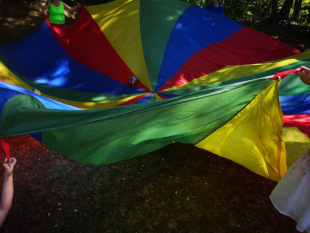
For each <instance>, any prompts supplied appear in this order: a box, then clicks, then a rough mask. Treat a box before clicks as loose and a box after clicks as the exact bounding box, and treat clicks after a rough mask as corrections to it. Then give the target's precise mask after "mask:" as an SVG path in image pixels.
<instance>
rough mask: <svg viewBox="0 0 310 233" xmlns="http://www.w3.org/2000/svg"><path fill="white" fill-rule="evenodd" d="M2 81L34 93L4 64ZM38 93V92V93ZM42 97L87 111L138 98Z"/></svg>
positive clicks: (0, 68)
mask: <svg viewBox="0 0 310 233" xmlns="http://www.w3.org/2000/svg"><path fill="white" fill-rule="evenodd" d="M0 80H3V81H5V82H7V83H9V84H13V85H15V86H19V87H22V88H25V89H27V90H29V91H34V90H33V88H32V87H31V86H29V85H28V84H26V83H25V82H23V81H22V80H21V79H20V78H18V77H17V76H16V75H15V74H14V73H12V72H11V71H10V70H9V69H8V68H7V67H6V66H5V65H4V64H3V63H2V62H0ZM36 93H37V92H36ZM37 94H40V95H42V96H45V97H47V98H49V99H53V100H56V101H58V102H61V103H64V104H67V105H70V106H74V107H77V108H81V109H85V110H90V109H100V108H108V107H114V106H117V105H119V104H122V103H125V102H127V101H130V100H132V99H134V98H136V97H137V96H139V95H137V96H132V97H127V98H123V99H116V100H109V101H101V102H78V101H70V100H65V99H59V98H56V97H53V96H50V95H45V94H43V93H37Z"/></svg>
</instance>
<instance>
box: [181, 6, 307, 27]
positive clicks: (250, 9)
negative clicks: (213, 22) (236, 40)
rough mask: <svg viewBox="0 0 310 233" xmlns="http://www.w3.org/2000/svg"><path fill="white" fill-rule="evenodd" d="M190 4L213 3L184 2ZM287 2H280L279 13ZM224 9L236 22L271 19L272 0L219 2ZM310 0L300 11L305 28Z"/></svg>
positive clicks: (300, 22) (301, 23)
mask: <svg viewBox="0 0 310 233" xmlns="http://www.w3.org/2000/svg"><path fill="white" fill-rule="evenodd" d="M184 1H186V2H188V3H191V4H195V5H197V6H200V7H206V6H207V5H208V4H210V3H211V1H210V0H184ZM284 2H285V0H278V7H279V9H278V11H280V10H281V7H282V6H283V4H284ZM219 3H220V4H221V5H222V6H223V7H224V14H225V15H226V16H228V17H230V18H232V19H234V20H237V21H238V20H245V21H257V20H264V19H266V18H269V17H271V12H272V5H271V0H257V1H255V0H254V1H253V0H219ZM293 8H294V4H293V5H292V8H291V11H290V17H292V16H293V12H294V9H293ZM309 12H310V0H304V1H303V3H302V8H301V11H300V21H299V22H298V23H299V24H300V25H303V26H310V17H309Z"/></svg>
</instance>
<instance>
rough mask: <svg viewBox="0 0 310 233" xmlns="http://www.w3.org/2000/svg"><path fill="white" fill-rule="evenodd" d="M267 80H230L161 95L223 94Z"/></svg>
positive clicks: (165, 92)
mask: <svg viewBox="0 0 310 233" xmlns="http://www.w3.org/2000/svg"><path fill="white" fill-rule="evenodd" d="M268 78H270V77H263V78H256V79H253V78H252V77H251V78H249V77H247V78H241V79H242V80H241V79H235V80H233V81H234V82H232V80H230V81H227V82H222V83H215V84H211V85H207V86H199V87H192V88H185V89H179V90H172V91H163V92H162V93H163V94H170V95H176V96H182V95H186V94H189V93H194V92H197V91H201V90H205V91H209V92H214V91H218V92H223V91H227V90H231V89H234V88H236V87H241V86H244V85H249V84H251V83H255V82H261V81H262V80H265V79H268ZM159 93H161V92H159Z"/></svg>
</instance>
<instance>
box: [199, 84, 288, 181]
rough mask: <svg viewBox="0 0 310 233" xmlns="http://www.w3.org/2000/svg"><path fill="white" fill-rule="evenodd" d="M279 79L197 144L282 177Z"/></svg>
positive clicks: (259, 171)
mask: <svg viewBox="0 0 310 233" xmlns="http://www.w3.org/2000/svg"><path fill="white" fill-rule="evenodd" d="M278 85H279V80H276V81H275V82H274V83H272V84H271V85H270V86H268V87H267V88H266V89H265V90H264V91H262V92H261V93H260V94H259V95H258V96H256V97H255V98H254V100H252V101H251V103H249V104H248V105H247V106H246V107H245V108H244V109H243V110H242V111H241V112H239V113H238V114H237V115H236V116H235V117H234V118H232V119H231V120H230V121H229V122H227V123H226V124H225V125H224V126H223V127H221V128H219V129H218V130H216V131H215V132H214V133H212V134H211V135H209V136H208V137H206V138H205V139H204V140H202V141H201V142H199V143H198V144H196V146H197V147H199V148H202V149H205V150H208V151H210V152H212V153H214V154H217V155H220V156H222V157H224V158H227V159H229V160H232V161H234V162H236V163H239V164H241V165H242V166H244V167H246V168H248V169H250V170H251V171H253V172H255V173H257V174H259V175H261V176H264V177H267V178H269V179H272V180H275V181H278V180H280V178H281V177H282V176H283V175H284V173H285V172H286V153H285V147H284V142H283V140H282V125H283V114H282V110H281V107H280V103H279V99H278V96H279V93H278V92H279V90H278Z"/></svg>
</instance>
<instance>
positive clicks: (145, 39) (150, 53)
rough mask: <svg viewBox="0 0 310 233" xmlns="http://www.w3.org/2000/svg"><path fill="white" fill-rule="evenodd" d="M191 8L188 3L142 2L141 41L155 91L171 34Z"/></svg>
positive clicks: (148, 0)
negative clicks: (180, 18) (186, 11)
mask: <svg viewBox="0 0 310 233" xmlns="http://www.w3.org/2000/svg"><path fill="white" fill-rule="evenodd" d="M189 6H190V5H189V4H188V3H186V2H183V1H175V0H173V1H172V0H147V1H140V9H141V10H140V23H141V39H142V45H143V52H144V56H145V62H146V64H147V69H148V73H149V77H150V80H151V82H152V87H153V90H154V89H155V87H156V85H157V80H158V75H159V71H160V68H161V65H162V60H163V57H164V54H165V51H166V46H167V44H168V41H169V38H170V36H171V32H172V30H173V29H174V27H175V24H176V23H177V22H178V20H179V17H180V16H181V15H182V14H183V12H184V11H185V10H186V9H187V8H188V7H189ZM150 27H151V30H150Z"/></svg>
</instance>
